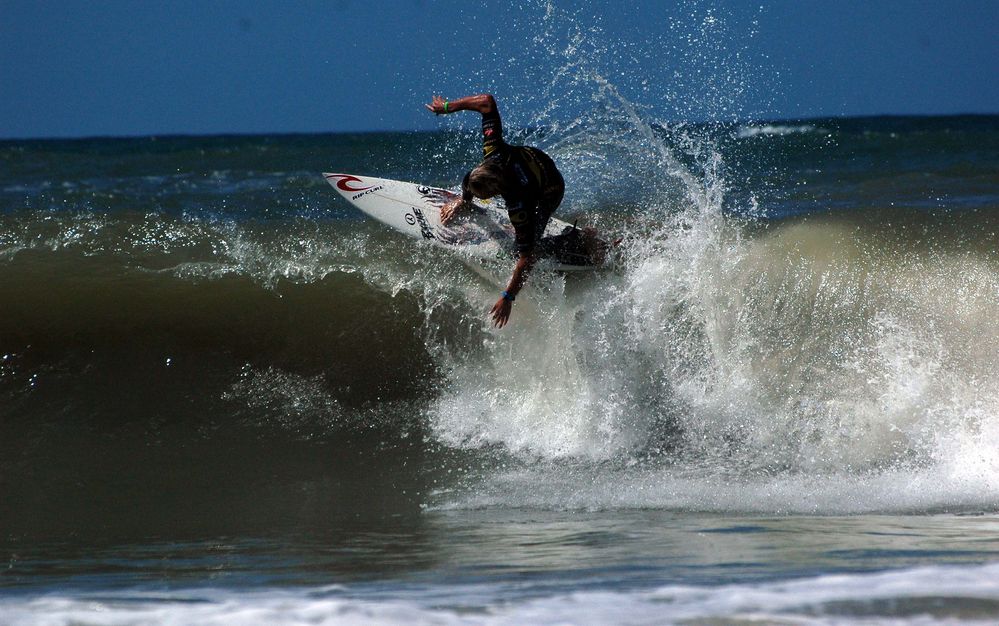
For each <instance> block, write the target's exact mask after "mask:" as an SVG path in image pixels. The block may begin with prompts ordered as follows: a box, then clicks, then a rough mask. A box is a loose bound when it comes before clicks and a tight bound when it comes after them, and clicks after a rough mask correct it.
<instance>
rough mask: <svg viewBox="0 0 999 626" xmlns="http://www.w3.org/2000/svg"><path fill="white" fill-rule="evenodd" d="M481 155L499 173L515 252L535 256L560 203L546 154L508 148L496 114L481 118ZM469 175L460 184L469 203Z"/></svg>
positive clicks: (560, 184) (558, 179)
mask: <svg viewBox="0 0 999 626" xmlns="http://www.w3.org/2000/svg"><path fill="white" fill-rule="evenodd" d="M482 155H483V157H484V158H485V160H486V161H490V160H495V162H496V163H498V164H499V165H500V167H501V168H502V171H503V177H504V179H505V180H506V186H507V191H506V193H503V194H502V196H503V201H504V202H506V208H507V211H508V212H509V215H510V223H512V224H513V228H514V230H515V231H516V245H517V252H519V253H520V254H522V255H527V254H532V253H534V252H535V245H536V244H537V243H538V241H539V240H540V239H541V236H542V235H543V234H544V232H545V227H546V226H547V225H548V220H549V219H551V216H552V213H554V212H555V209H557V208H558V205H559V204H561V203H562V196H563V195H564V194H565V181H564V180H563V179H562V174H560V173H559V171H558V168H557V167H555V162H554V161H552V160H551V157H549V156H548V155H547V154H545V153H544V152H542V151H541V150H538V149H537V148H531V147H528V146H511V145H510V144H508V143H506V142H505V141H503V124H502V122H501V121H500V116H499V113H498V112H496V111H493V112H492V113H489V114H484V115H483V116H482ZM468 178H469V174H466V175H465V179H464V180H463V181H462V183H461V189H462V196H463V197H464V199H465V200H466V201H469V200H471V199H472V193H471V191H469V189H468Z"/></svg>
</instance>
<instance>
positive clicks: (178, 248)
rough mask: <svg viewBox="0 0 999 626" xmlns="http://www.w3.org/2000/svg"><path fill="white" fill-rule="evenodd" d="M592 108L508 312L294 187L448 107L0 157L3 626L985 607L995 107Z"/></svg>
mask: <svg viewBox="0 0 999 626" xmlns="http://www.w3.org/2000/svg"><path fill="white" fill-rule="evenodd" d="M601 93H602V94H603V95H604V96H605V97H606V104H607V106H605V107H602V108H599V111H597V112H595V113H594V114H592V115H589V116H582V117H580V118H578V119H575V120H574V121H573V122H572V123H570V124H551V125H548V126H545V125H538V126H525V127H523V128H518V127H517V125H516V124H513V123H511V124H510V129H509V133H510V135H511V137H510V139H511V140H512V141H514V142H518V143H528V144H533V145H537V146H539V147H541V148H543V149H545V150H546V151H547V152H549V153H550V154H551V155H552V156H553V158H554V159H555V160H556V162H557V163H558V164H559V166H560V167H561V169H562V171H563V173H564V174H565V177H566V180H567V184H568V190H567V194H566V199H565V202H564V203H563V205H562V207H561V208H560V209H559V212H558V216H559V217H561V218H562V219H566V220H568V221H573V220H576V219H578V220H579V224H580V225H581V226H582V225H588V226H594V227H596V228H598V229H600V230H601V231H602V232H604V233H606V234H607V235H608V236H613V237H623V242H622V244H621V245H620V246H619V247H618V249H617V251H616V254H615V256H614V259H613V261H612V262H611V263H610V264H609V265H608V266H607V267H606V268H604V269H601V270H599V271H596V272H593V273H586V274H583V275H571V276H565V275H559V274H555V273H551V272H543V271H542V272H538V273H537V274H535V275H534V276H532V277H531V278H530V285H529V288H528V289H527V290H525V291H524V292H523V294H522V295H521V297H520V298H518V300H517V303H516V305H515V306H514V309H513V316H512V318H511V323H510V325H509V326H508V327H506V328H504V329H502V330H498V331H497V330H495V329H493V328H492V327H491V326H490V324H489V322H488V319H487V311H488V309H489V307H490V306H491V305H492V303H493V302H494V301H495V300H496V298H497V297H498V290H497V287H496V286H495V284H493V283H492V282H491V281H489V280H486V279H484V278H482V277H480V275H479V274H478V273H476V272H474V271H472V270H471V269H469V268H468V267H467V266H466V265H465V264H463V263H462V261H461V259H459V258H456V257H455V256H453V255H450V254H448V253H445V252H443V251H441V250H438V249H435V248H432V247H430V246H427V245H423V244H422V243H420V242H416V241H413V240H410V239H406V238H404V237H402V236H400V235H397V234H395V233H394V232H391V231H389V230H388V229H386V228H385V227H382V226H381V225H379V224H378V223H375V222H373V221H371V220H368V219H365V218H364V217H363V216H362V215H361V214H360V213H359V212H357V211H356V210H354V209H353V208H351V207H350V206H349V205H348V204H347V203H346V202H345V201H343V200H342V199H341V198H340V197H339V196H338V195H337V194H336V193H335V192H334V190H333V189H331V188H330V187H329V186H328V185H327V184H326V183H325V181H324V180H323V178H322V175H321V172H323V171H334V172H346V173H354V174H362V175H372V176H379V177H385V178H397V179H403V180H410V181H415V182H421V183H426V184H430V185H439V186H446V187H454V186H456V184H457V181H459V180H460V178H461V175H462V174H463V173H464V171H465V170H467V169H468V168H469V167H471V165H473V164H474V163H475V162H476V157H477V151H478V147H477V145H476V142H477V137H476V133H475V130H474V124H472V123H471V122H474V121H475V120H471V122H469V123H468V124H467V125H464V126H462V125H456V126H444V127H442V128H443V130H441V131H440V132H426V133H394V134H393V133H370V134H352V135H345V134H329V135H294V136H222V137H142V138H128V139H77V140H32V141H29V140H21V141H13V140H8V141H0V557H2V561H0V624H114V625H121V624H150V623H156V624H160V623H163V624H192V623H199V624H231V623H240V624H353V623H365V624H402V623H405V624H410V623H416V624H452V623H462V624H464V623H467V624H609V623H616V624H689V625H693V624H697V625H706V624H726V625H727V624H781V625H786V624H905V625H909V624H938V623H948V624H992V625H994V624H996V623H999V249H997V245H999V243H997V242H999V238H997V233H999V116H955V117H926V118H913V117H871V118H852V119H810V120H785V121H766V122H727V123H699V124H695V123H679V122H669V121H658V120H648V119H646V117H644V116H643V115H641V114H640V112H639V111H638V110H637V109H636V108H634V107H632V106H629V103H628V102H627V101H625V100H624V99H623V97H619V96H617V95H616V93H615V92H614V91H613V90H612V89H604V90H603V91H601ZM501 106H502V103H501ZM465 121H468V120H465ZM510 267H512V264H511V265H510ZM510 267H507V266H506V265H502V264H500V265H498V266H497V267H496V268H495V272H496V274H497V275H498V276H505V273H506V272H508V271H509V269H510Z"/></svg>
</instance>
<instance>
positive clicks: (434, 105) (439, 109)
mask: <svg viewBox="0 0 999 626" xmlns="http://www.w3.org/2000/svg"><path fill="white" fill-rule="evenodd" d="M423 106H425V107H427V110H428V111H430V112H431V113H434V114H435V115H441V114H443V113H447V111H445V110H444V98H442V97H441V96H434V99H433V101H432V102H431V103H430V104H424V105H423Z"/></svg>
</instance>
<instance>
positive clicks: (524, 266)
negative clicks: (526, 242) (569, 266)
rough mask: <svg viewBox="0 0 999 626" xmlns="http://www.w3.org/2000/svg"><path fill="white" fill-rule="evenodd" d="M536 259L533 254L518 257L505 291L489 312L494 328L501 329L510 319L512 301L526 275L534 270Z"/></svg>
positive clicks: (522, 284) (525, 279)
mask: <svg viewBox="0 0 999 626" xmlns="http://www.w3.org/2000/svg"><path fill="white" fill-rule="evenodd" d="M536 260H537V257H536V256H535V255H534V253H533V252H531V253H528V254H523V253H521V255H520V257H519V258H518V259H517V265H515V266H514V268H513V275H512V276H510V283H509V284H507V286H506V291H504V292H503V295H501V296H500V299H499V300H497V301H496V304H494V305H493V308H492V309H491V310H490V311H489V313H490V315H492V316H493V325H494V326H496V328H503V327H504V326H506V323H507V321H509V319H510V311H511V310H512V309H513V301H514V299H515V298H516V297H517V294H518V293H520V288H521V287H523V286H524V283H525V282H526V281H527V276H528V274H530V273H531V270H532V269H533V268H534V262H535V261H536Z"/></svg>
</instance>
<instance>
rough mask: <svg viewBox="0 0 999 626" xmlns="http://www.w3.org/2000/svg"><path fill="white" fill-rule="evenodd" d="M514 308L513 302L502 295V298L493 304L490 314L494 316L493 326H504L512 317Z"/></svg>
mask: <svg viewBox="0 0 999 626" xmlns="http://www.w3.org/2000/svg"><path fill="white" fill-rule="evenodd" d="M512 309H513V302H510V301H509V300H507V299H506V298H504V297H502V296H500V299H499V300H497V301H496V304H494V305H493V308H492V310H491V311H489V314H490V315H492V316H493V326H495V327H496V328H503V327H504V326H506V323H507V321H509V319H510V311H511V310H512Z"/></svg>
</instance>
